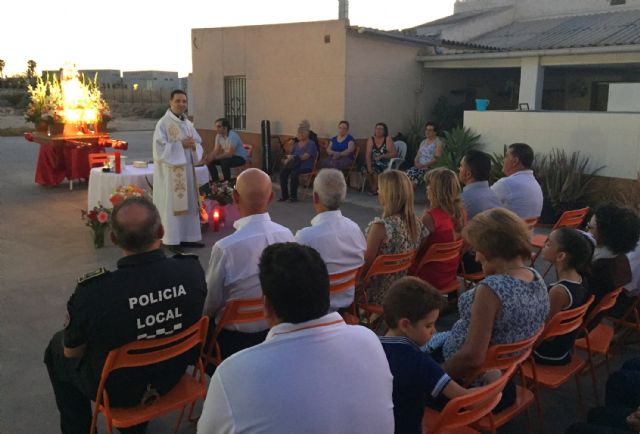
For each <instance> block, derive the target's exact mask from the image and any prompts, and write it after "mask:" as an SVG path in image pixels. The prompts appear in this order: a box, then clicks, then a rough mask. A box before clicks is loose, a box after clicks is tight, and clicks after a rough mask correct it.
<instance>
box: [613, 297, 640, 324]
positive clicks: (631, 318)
mask: <svg viewBox="0 0 640 434" xmlns="http://www.w3.org/2000/svg"><path fill="white" fill-rule="evenodd" d="M607 319H608V320H609V321H611V322H613V323H614V324H617V325H619V326H621V327H624V328H625V329H628V330H633V331H637V332H640V296H636V299H635V300H634V302H633V304H632V305H631V306H629V307H628V308H627V310H626V311H625V313H623V314H622V316H621V317H620V318H615V317H607Z"/></svg>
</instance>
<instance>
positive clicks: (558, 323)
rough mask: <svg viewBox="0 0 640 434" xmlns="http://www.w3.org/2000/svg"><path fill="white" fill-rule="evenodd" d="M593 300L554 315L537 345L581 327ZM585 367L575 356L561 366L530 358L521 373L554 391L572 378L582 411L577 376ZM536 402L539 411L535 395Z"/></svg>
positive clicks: (537, 384) (584, 363) (591, 298)
mask: <svg viewBox="0 0 640 434" xmlns="http://www.w3.org/2000/svg"><path fill="white" fill-rule="evenodd" d="M594 298H595V297H594V296H593V295H591V296H590V297H589V299H588V300H587V302H586V303H585V304H583V305H582V306H579V307H576V308H575V309H569V310H563V311H561V312H558V313H557V314H555V315H554V316H553V318H551V320H550V321H549V322H548V323H547V325H546V326H545V328H544V330H543V332H542V335H541V336H540V338H539V340H538V343H540V342H543V341H545V340H547V339H550V338H552V337H555V336H561V335H565V334H567V333H570V332H572V331H575V330H578V329H579V328H580V327H581V326H582V324H583V322H584V316H585V314H586V313H587V310H588V309H589V306H591V303H593V300H594ZM586 365H587V362H586V361H585V360H584V359H582V358H580V357H578V356H577V355H576V354H573V357H572V358H571V362H569V363H568V364H567V365H561V366H554V365H542V364H536V363H535V361H534V360H533V357H530V358H529V360H528V361H527V362H525V363H523V364H522V371H523V373H524V376H525V377H526V378H527V379H529V380H531V381H533V383H534V384H535V385H536V386H543V387H546V388H548V389H556V388H557V387H559V386H561V385H562V384H564V383H566V382H567V381H568V380H569V379H570V378H571V377H574V378H575V380H576V387H577V392H578V407H579V409H580V411H582V392H581V390H580V381H579V379H578V375H577V374H578V373H580V372H582V371H583V370H584V368H585V367H586ZM536 402H537V405H538V409H539V410H540V411H541V407H540V402H539V400H538V395H537V394H536ZM541 419H542V417H541Z"/></svg>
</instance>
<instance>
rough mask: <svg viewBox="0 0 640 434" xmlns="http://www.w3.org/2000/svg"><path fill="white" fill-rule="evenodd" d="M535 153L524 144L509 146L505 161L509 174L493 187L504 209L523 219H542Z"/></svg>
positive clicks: (503, 164)
mask: <svg viewBox="0 0 640 434" xmlns="http://www.w3.org/2000/svg"><path fill="white" fill-rule="evenodd" d="M532 164H533V150H532V149H531V147H530V146H529V145H527V144H525V143H513V144H511V145H509V148H508V149H507V154H506V155H505V157H504V160H503V162H502V171H503V172H504V174H505V175H506V176H505V177H504V178H501V179H499V180H498V181H497V182H496V183H495V184H493V185H492V186H491V189H492V190H493V191H494V192H495V193H496V194H497V195H498V198H499V199H500V201H501V202H502V206H504V207H505V208H507V209H509V210H510V211H513V212H514V213H516V214H517V215H518V216H519V217H520V218H523V219H526V218H530V217H539V216H540V213H541V212H542V199H543V198H542V189H541V188H540V184H538V181H537V180H536V178H535V177H534V176H533V170H531V165H532Z"/></svg>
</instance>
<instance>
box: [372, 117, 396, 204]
mask: <svg viewBox="0 0 640 434" xmlns="http://www.w3.org/2000/svg"><path fill="white" fill-rule="evenodd" d="M395 156H396V148H395V147H394V146H393V140H391V137H389V129H388V128H387V125H386V124H385V123H383V122H378V123H377V124H376V128H375V130H374V133H373V136H371V137H369V139H368V140H367V151H366V153H365V161H366V169H367V181H368V182H369V195H370V196H375V195H377V194H378V175H380V174H381V173H382V172H384V171H385V170H387V169H388V168H389V160H390V159H391V158H393V157H395Z"/></svg>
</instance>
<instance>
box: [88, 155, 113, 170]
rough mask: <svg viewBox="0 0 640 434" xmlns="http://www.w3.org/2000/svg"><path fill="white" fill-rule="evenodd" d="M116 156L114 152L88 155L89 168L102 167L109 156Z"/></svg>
mask: <svg viewBox="0 0 640 434" xmlns="http://www.w3.org/2000/svg"><path fill="white" fill-rule="evenodd" d="M115 155H116V154H115V153H114V152H99V153H93V154H88V158H89V167H96V166H102V165H103V164H104V162H105V161H107V160H108V159H109V156H112V157H114V156H115Z"/></svg>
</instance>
